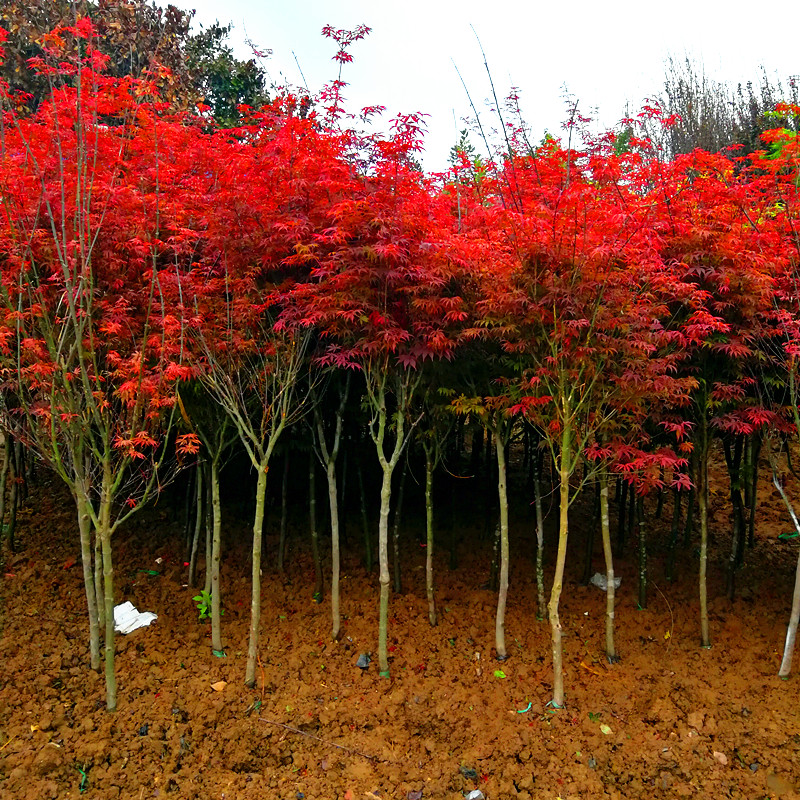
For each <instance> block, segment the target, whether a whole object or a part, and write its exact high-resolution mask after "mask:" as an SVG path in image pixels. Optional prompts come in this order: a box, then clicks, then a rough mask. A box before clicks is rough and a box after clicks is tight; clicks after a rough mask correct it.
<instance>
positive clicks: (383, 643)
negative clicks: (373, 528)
mask: <svg viewBox="0 0 800 800" xmlns="http://www.w3.org/2000/svg"><path fill="white" fill-rule="evenodd" d="M382 466H383V481H382V482H381V508H380V517H379V522H378V565H379V568H380V577H379V583H380V609H379V617H378V665H379V668H380V675H381V677H382V678H388V677H389V649H388V629H389V587H390V585H391V578H390V576H389V507H390V504H391V499H392V470H393V467H392V465H391V464H389V463H385V464H384V465H382Z"/></svg>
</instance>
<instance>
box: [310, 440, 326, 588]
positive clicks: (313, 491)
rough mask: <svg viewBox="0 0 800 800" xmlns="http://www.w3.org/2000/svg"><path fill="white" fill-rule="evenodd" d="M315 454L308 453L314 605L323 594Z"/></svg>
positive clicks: (312, 451) (312, 450)
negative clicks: (314, 579)
mask: <svg viewBox="0 0 800 800" xmlns="http://www.w3.org/2000/svg"><path fill="white" fill-rule="evenodd" d="M316 459H317V457H316V454H315V453H314V449H313V448H312V449H311V450H310V451H309V453H308V524H309V527H310V529H311V554H312V558H313V560H314V575H315V578H316V581H315V585H314V594H313V595H312V598H313V600H314V602H315V603H321V602H322V596H323V594H324V592H325V587H324V585H323V580H324V578H323V575H322V554H321V553H320V549H319V530H318V528H317V465H316V463H315V462H316Z"/></svg>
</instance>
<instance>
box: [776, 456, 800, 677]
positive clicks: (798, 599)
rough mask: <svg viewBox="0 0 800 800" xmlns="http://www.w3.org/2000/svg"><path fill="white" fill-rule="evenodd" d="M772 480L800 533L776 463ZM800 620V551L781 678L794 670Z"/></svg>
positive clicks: (795, 527)
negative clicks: (793, 659)
mask: <svg viewBox="0 0 800 800" xmlns="http://www.w3.org/2000/svg"><path fill="white" fill-rule="evenodd" d="M772 482H773V484H775V488H776V489H777V490H778V493H779V494H780V496H781V499H782V500H783V503H784V505H785V506H786V510H787V511H788V512H789V516H790V517H791V518H792V522H793V523H794V529H795V531H796V532H797V533H798V534H800V520H798V519H797V514H795V511H794V507H793V506H792V503H791V502H790V500H789V498H788V497H787V496H786V492H785V491H784V489H783V486H782V484H781V482H780V480H779V478H778V475H777V472H776V471H775V465H774V464H773V466H772ZM798 622H800V553H798V556H797V566H796V567H795V573H794V591H793V592H792V611H791V614H790V615H789V627H788V628H787V629H786V641H785V642H784V645H783V658H782V659H781V666H780V669H779V670H778V676H779V677H781V678H784V679H786V678H788V677H789V675H790V673H791V671H792V656H793V655H794V643H795V640H796V639H797V624H798Z"/></svg>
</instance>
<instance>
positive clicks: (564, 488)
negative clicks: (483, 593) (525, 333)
mask: <svg viewBox="0 0 800 800" xmlns="http://www.w3.org/2000/svg"><path fill="white" fill-rule="evenodd" d="M564 416H565V418H568V415H567V414H565V415H564ZM571 459H572V431H571V429H570V427H569V424H568V423H565V424H564V429H563V432H562V434H561V449H560V452H559V454H558V478H559V484H560V486H559V497H560V508H559V521H558V552H557V554H556V567H555V574H554V576H553V588H552V590H551V591H550V603H549V604H548V611H549V618H550V628H551V632H552V649H553V700H552V703H553V706H554V707H556V708H563V707H564V669H563V663H562V662H563V647H562V642H561V620H560V619H559V616H558V604H559V600H560V599H561V589H562V587H563V585H564V566H565V564H566V560H567V536H568V534H569V477H570V470H569V464H570V461H571Z"/></svg>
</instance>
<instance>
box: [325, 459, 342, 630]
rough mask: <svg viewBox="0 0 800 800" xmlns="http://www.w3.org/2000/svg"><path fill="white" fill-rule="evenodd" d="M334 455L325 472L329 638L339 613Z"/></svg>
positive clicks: (337, 526)
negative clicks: (328, 529)
mask: <svg viewBox="0 0 800 800" xmlns="http://www.w3.org/2000/svg"><path fill="white" fill-rule="evenodd" d="M335 459H336V456H335V455H333V456H332V457H329V458H328V464H327V468H326V474H327V477H328V504H329V505H330V509H331V623H332V628H331V639H333V641H334V642H336V641H338V640H339V636H340V632H341V624H342V622H341V615H340V612H339V576H340V573H341V556H340V552H339V504H338V497H337V494H336V460H335Z"/></svg>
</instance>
